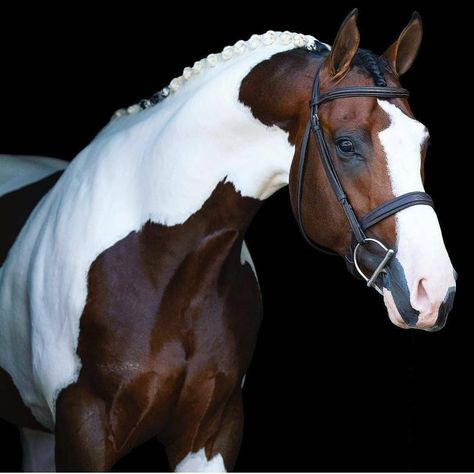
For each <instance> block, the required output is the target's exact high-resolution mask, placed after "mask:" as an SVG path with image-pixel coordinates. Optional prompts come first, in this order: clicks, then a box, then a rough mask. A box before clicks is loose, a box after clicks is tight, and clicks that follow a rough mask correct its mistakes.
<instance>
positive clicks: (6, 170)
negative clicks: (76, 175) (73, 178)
mask: <svg viewBox="0 0 474 474" xmlns="http://www.w3.org/2000/svg"><path fill="white" fill-rule="evenodd" d="M68 164H69V163H67V162H66V161H63V160H58V159H56V158H46V157H43V156H17V155H0V197H1V196H3V195H5V194H7V193H11V192H12V191H16V190H17V189H20V188H23V187H24V186H28V185H29V184H32V183H35V182H36V181H40V180H41V179H43V178H46V177H47V176H49V175H52V174H53V173H56V171H61V170H63V169H65V168H66V166H67V165H68Z"/></svg>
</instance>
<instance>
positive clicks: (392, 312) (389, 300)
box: [383, 288, 408, 329]
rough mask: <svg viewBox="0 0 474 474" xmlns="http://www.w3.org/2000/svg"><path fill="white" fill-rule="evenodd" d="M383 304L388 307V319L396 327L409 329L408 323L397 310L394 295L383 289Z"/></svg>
mask: <svg viewBox="0 0 474 474" xmlns="http://www.w3.org/2000/svg"><path fill="white" fill-rule="evenodd" d="M383 302H384V303H385V306H386V307H387V312H388V317H389V318H390V321H392V323H393V324H395V326H398V327H399V328H402V329H408V325H407V323H406V322H405V321H404V320H403V318H402V315H401V314H400V313H399V311H398V309H397V305H396V304H395V301H394V299H393V296H392V293H391V292H390V291H389V290H387V289H386V288H384V289H383Z"/></svg>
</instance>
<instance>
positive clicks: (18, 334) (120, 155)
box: [0, 43, 295, 429]
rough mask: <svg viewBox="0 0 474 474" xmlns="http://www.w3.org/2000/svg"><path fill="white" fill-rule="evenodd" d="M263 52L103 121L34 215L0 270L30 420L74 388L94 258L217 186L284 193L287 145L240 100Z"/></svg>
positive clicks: (1, 359) (0, 295) (11, 365)
mask: <svg viewBox="0 0 474 474" xmlns="http://www.w3.org/2000/svg"><path fill="white" fill-rule="evenodd" d="M294 47H295V46H294V44H293V43H290V44H288V45H283V44H281V43H274V44H272V45H269V46H265V47H261V48H258V49H255V50H254V51H251V52H248V53H247V54H245V55H242V56H236V57H234V58H233V59H232V60H230V61H226V62H220V63H218V64H216V66H215V67H214V68H212V69H209V70H207V71H206V73H205V74H200V75H198V76H196V77H195V78H194V79H193V80H192V81H188V82H186V83H185V84H184V85H183V86H182V87H181V88H180V90H179V92H177V93H175V94H173V95H171V96H170V97H168V98H167V99H166V100H164V101H163V102H161V103H160V104H158V105H156V106H154V107H151V108H149V109H147V110H144V111H142V112H140V113H137V114H134V115H128V116H124V117H121V118H119V119H116V120H113V121H112V122H110V123H109V124H108V125H107V126H106V127H105V128H104V129H103V130H102V131H101V133H100V134H99V135H98V136H97V137H96V138H95V139H94V140H93V141H92V142H91V143H90V144H89V145H88V146H87V147H86V148H85V149H84V150H83V151H82V152H81V153H79V155H78V156H77V157H76V158H75V159H74V160H73V162H72V163H71V164H70V165H69V166H68V168H67V169H66V171H65V172H64V174H63V175H62V176H61V178H60V179H59V181H58V182H57V184H56V186H55V187H54V188H53V189H52V190H51V191H50V192H49V193H48V194H47V195H46V196H45V198H44V199H43V200H42V201H41V203H40V204H39V205H38V206H37V208H36V209H35V210H34V212H33V213H32V215H31V216H30V218H29V220H28V222H27V223H26V225H25V226H24V228H23V229H22V231H21V233H20V235H19V237H18V239H17V240H16V242H15V244H14V245H13V247H12V249H11V250H10V253H9V255H8V258H7V259H6V261H5V262H4V265H3V266H2V267H1V268H0V348H1V350H0V366H1V367H2V368H3V369H5V370H6V371H7V372H8V373H9V374H10V375H11V376H12V379H13V381H14V383H15V385H16V387H17V388H18V390H19V392H20V394H21V396H22V398H23V401H24V402H25V404H26V405H27V406H28V407H30V408H31V410H32V412H33V414H34V416H35V417H36V418H37V420H38V421H39V422H40V423H42V424H43V425H44V426H45V427H47V428H49V429H53V428H54V420H55V404H56V398H57V396H58V393H59V392H60V391H61V390H62V389H63V388H64V387H66V386H68V385H70V384H71V383H73V382H75V381H76V380H77V377H78V374H79V370H80V368H81V361H80V360H79V358H78V356H77V355H76V348H77V344H78V337H79V321H80V317H81V314H82V312H83V309H84V306H85V303H86V298H87V275H88V272H89V268H90V266H91V264H92V263H93V262H94V260H95V259H96V258H97V257H98V256H99V255H100V254H101V253H102V252H104V251H105V250H106V249H108V248H110V247H111V246H113V245H114V244H115V243H116V242H118V241H119V240H121V239H123V238H125V237H126V236H127V235H128V234H129V233H130V232H134V231H139V230H140V229H141V227H142V226H143V225H144V224H145V223H146V222H147V221H149V220H151V221H152V222H156V223H160V224H163V225H167V226H172V225H176V224H181V223H183V222H184V221H186V220H187V219H188V218H189V217H190V216H191V215H192V214H193V213H195V212H196V211H198V210H199V209H200V208H201V207H202V205H203V204H204V202H205V201H206V200H207V199H208V198H209V196H210V195H211V193H212V191H213V190H214V189H215V187H216V186H217V184H218V183H219V182H221V181H223V180H227V181H229V182H231V183H233V185H234V186H235V188H236V190H237V191H239V192H240V193H241V194H242V195H243V196H248V197H253V198H256V199H265V198H267V197H269V196H270V195H271V194H272V193H273V192H275V191H276V190H277V189H279V188H281V187H283V186H285V185H287V184H288V177H289V176H288V175H289V169H290V165H291V161H292V158H293V153H294V147H293V146H291V145H290V144H289V142H288V137H287V134H286V133H285V132H284V131H282V130H281V129H280V128H278V127H276V126H275V127H267V126H265V125H263V124H262V123H261V122H259V121H258V120H256V119H255V118H254V117H253V115H252V113H251V111H250V109H249V108H248V107H246V106H244V105H243V104H242V103H240V102H239V100H238V96H239V88H240V83H241V81H242V79H243V78H244V77H245V76H246V75H247V74H248V73H249V72H250V70H251V69H252V68H253V67H254V66H255V65H256V64H258V63H260V62H261V61H263V60H266V59H268V58H269V57H271V56H272V55H274V54H276V53H278V52H281V51H285V50H289V49H292V48H294Z"/></svg>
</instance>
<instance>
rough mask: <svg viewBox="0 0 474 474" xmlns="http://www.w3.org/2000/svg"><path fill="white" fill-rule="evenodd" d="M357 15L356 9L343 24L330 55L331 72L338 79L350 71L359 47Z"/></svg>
mask: <svg viewBox="0 0 474 474" xmlns="http://www.w3.org/2000/svg"><path fill="white" fill-rule="evenodd" d="M357 13H358V11H357V8H354V10H352V11H351V12H350V13H349V15H347V17H346V19H345V20H344V21H343V22H342V25H341V27H340V28H339V31H338V32H337V36H336V39H335V40H334V45H333V47H332V49H331V54H330V55H329V59H328V61H329V67H330V71H331V74H332V75H333V76H334V77H336V78H341V77H343V76H344V75H345V74H346V73H347V72H348V71H349V68H350V67H351V63H352V58H353V57H354V55H355V54H356V52H357V48H358V47H359V41H360V35H359V29H358V28H357Z"/></svg>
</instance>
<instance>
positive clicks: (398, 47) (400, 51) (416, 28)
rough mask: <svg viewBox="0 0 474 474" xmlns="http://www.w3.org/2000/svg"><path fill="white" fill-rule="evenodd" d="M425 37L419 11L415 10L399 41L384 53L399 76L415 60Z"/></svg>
mask: <svg viewBox="0 0 474 474" xmlns="http://www.w3.org/2000/svg"><path fill="white" fill-rule="evenodd" d="M422 37H423V25H422V23H421V17H420V15H419V13H418V12H413V15H412V16H411V19H410V21H409V22H408V25H407V26H406V27H405V29H404V30H403V31H402V32H401V33H400V36H399V37H398V39H397V41H395V43H393V44H392V46H390V48H388V49H387V51H385V53H384V54H383V55H382V56H383V57H384V58H385V59H387V61H388V62H389V64H390V66H391V67H392V69H393V71H394V72H396V73H397V74H398V75H399V76H401V75H402V74H405V73H406V72H407V71H408V69H410V67H411V65H412V64H413V62H414V61H415V58H416V56H417V54H418V50H419V49H420V44H421V38H422Z"/></svg>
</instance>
